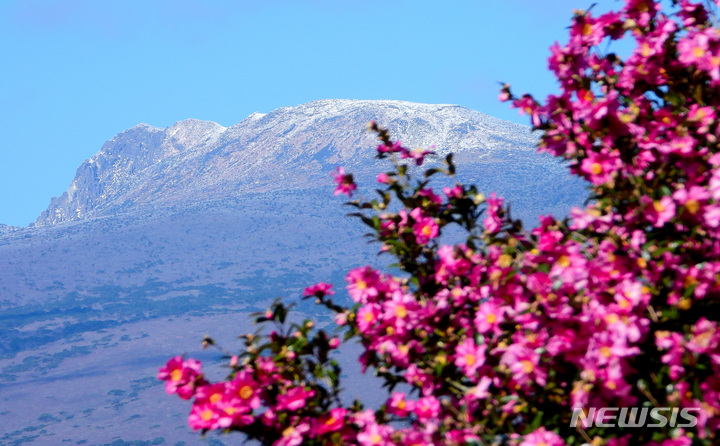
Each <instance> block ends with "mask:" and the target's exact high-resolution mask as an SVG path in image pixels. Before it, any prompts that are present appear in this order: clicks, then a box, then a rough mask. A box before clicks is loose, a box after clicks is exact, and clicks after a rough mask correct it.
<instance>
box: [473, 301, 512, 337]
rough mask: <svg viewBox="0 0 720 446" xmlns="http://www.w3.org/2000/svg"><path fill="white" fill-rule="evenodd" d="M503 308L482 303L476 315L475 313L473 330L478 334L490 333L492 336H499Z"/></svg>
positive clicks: (489, 303)
mask: <svg viewBox="0 0 720 446" xmlns="http://www.w3.org/2000/svg"><path fill="white" fill-rule="evenodd" d="M504 312H505V310H504V308H502V307H499V306H497V305H495V304H493V303H491V302H483V303H481V304H480V307H478V311H477V313H475V319H474V321H473V322H474V323H475V328H476V329H477V331H478V332H480V333H487V332H489V331H492V332H493V334H496V335H499V334H500V333H501V332H502V330H500V324H501V323H502V321H503V320H504V317H503V313H504Z"/></svg>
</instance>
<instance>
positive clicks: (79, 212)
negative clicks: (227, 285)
mask: <svg viewBox="0 0 720 446" xmlns="http://www.w3.org/2000/svg"><path fill="white" fill-rule="evenodd" d="M370 120H375V121H377V122H378V123H380V124H381V125H383V126H387V127H389V128H390V131H391V133H392V135H393V138H395V139H398V140H400V141H402V142H403V144H405V145H407V146H412V147H419V146H431V145H432V146H434V147H435V149H434V150H436V151H437V152H439V153H440V154H444V153H447V152H449V151H454V152H467V153H468V157H469V159H479V158H482V157H486V156H488V155H489V154H490V153H491V152H494V151H497V150H505V151H507V150H510V151H515V152H517V151H518V150H520V151H523V152H527V151H528V150H529V149H531V148H532V147H533V146H534V142H535V139H534V138H533V137H532V136H531V135H530V129H529V128H528V127H525V126H521V125H518V124H513V123H510V122H507V121H501V120H499V119H496V118H492V117H490V116H488V115H485V114H482V113H480V112H476V111H473V110H470V109H467V108H464V107H460V106H457V105H451V104H417V103H412V102H405V101H393V100H356V99H323V100H317V101H312V102H308V103H306V104H301V105H298V106H295V107H283V108H279V109H277V110H274V111H271V112H270V113H267V114H263V113H253V114H251V115H250V116H248V117H247V118H245V119H244V120H242V121H241V122H240V123H238V124H236V125H234V126H232V127H228V128H226V127H223V126H221V125H220V124H217V123H215V122H211V121H202V120H198V119H185V120H182V121H178V122H176V123H174V124H173V125H172V126H170V127H167V128H164V129H160V128H157V127H153V126H151V125H148V124H139V125H137V126H135V127H132V128H131V129H128V130H126V131H124V132H121V133H119V134H118V135H116V136H115V137H114V138H113V139H111V140H109V141H107V142H106V143H105V144H104V145H103V146H102V148H101V150H100V151H99V152H98V153H97V154H95V155H94V156H93V157H92V158H90V159H89V160H88V161H86V162H84V163H83V164H82V165H81V166H80V167H79V168H78V171H77V174H76V176H75V179H74V180H73V182H72V184H71V185H70V187H69V188H68V190H67V191H66V192H65V193H64V194H63V195H62V196H60V197H58V198H53V199H52V201H51V203H50V206H49V207H48V209H47V210H46V211H44V212H43V213H42V214H41V215H40V217H39V218H38V220H37V224H38V225H47V224H54V223H60V222H63V221H68V220H76V219H83V218H88V217H92V216H100V215H110V214H112V213H117V212H129V211H132V210H137V209H139V208H143V207H147V206H150V207H155V206H165V205H174V204H181V203H188V202H196V201H203V200H216V199H222V198H227V197H237V196H238V195H243V194H247V193H253V192H265V191H273V190H285V189H304V188H310V187H317V186H319V185H323V184H326V183H328V181H329V180H328V178H329V176H328V172H329V171H330V170H332V169H333V168H334V167H335V166H337V165H339V164H342V165H345V166H348V167H349V168H351V169H352V170H353V171H354V172H357V173H362V172H363V171H366V172H369V171H371V170H374V169H375V168H374V167H372V166H373V165H374V161H373V159H372V157H371V156H370V155H369V153H368V151H367V150H368V148H369V147H373V146H374V145H375V144H376V140H375V137H374V136H373V135H372V134H370V133H369V132H367V131H365V125H366V124H367V122H368V121H370ZM531 152H534V151H532V150H531Z"/></svg>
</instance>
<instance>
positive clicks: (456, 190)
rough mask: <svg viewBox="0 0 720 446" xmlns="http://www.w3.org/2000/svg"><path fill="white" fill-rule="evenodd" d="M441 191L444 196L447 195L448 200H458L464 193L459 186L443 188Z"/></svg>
mask: <svg viewBox="0 0 720 446" xmlns="http://www.w3.org/2000/svg"><path fill="white" fill-rule="evenodd" d="M442 191H443V193H444V194H445V195H447V197H448V198H460V197H462V196H463V194H464V193H465V191H463V188H462V187H461V186H454V187H452V188H449V187H443V190H442Z"/></svg>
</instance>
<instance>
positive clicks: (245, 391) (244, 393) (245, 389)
mask: <svg viewBox="0 0 720 446" xmlns="http://www.w3.org/2000/svg"><path fill="white" fill-rule="evenodd" d="M238 393H239V395H240V398H242V399H244V400H246V399H249V398H250V397H252V396H253V389H252V387H250V386H242V388H241V389H240V392H238Z"/></svg>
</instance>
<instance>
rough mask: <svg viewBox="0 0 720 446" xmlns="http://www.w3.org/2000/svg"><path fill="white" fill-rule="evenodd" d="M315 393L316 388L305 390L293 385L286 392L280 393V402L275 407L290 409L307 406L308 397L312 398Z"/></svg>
mask: <svg viewBox="0 0 720 446" xmlns="http://www.w3.org/2000/svg"><path fill="white" fill-rule="evenodd" d="M313 395H315V391H314V390H305V389H304V388H302V387H293V388H292V389H290V390H288V391H287V392H286V393H284V394H281V395H278V397H277V400H278V404H277V406H276V407H275V409H276V410H290V411H295V410H298V409H302V408H303V407H305V404H306V403H307V400H308V398H312V397H313Z"/></svg>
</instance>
